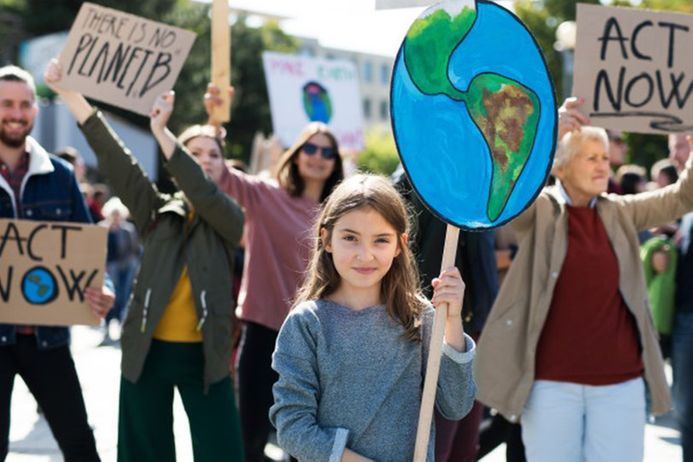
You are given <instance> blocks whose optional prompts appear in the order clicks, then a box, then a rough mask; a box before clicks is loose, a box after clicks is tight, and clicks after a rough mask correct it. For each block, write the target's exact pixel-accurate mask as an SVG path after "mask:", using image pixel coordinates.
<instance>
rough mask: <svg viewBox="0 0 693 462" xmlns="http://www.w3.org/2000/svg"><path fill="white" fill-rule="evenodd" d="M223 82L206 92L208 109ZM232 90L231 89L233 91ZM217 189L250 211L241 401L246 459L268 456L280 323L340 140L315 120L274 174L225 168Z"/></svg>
mask: <svg viewBox="0 0 693 462" xmlns="http://www.w3.org/2000/svg"><path fill="white" fill-rule="evenodd" d="M219 91H220V90H219V88H218V87H215V86H214V85H212V84H210V85H209V86H208V88H207V94H205V108H206V109H207V112H208V113H211V109H212V108H213V107H214V105H215V104H219V103H220V98H219ZM230 93H231V94H233V90H232V89H230ZM227 170H228V172H224V175H223V176H222V178H221V180H220V181H219V183H218V184H219V187H220V189H221V190H222V191H224V192H226V193H227V194H229V195H230V196H231V197H233V198H234V199H236V200H237V201H238V203H239V204H240V205H241V206H242V207H243V209H244V210H245V235H244V240H245V263H244V268H243V279H242V281H241V289H240V293H239V297H238V309H237V315H238V317H239V319H240V320H241V321H242V334H241V345H240V351H239V354H238V359H237V379H238V381H237V383H238V401H239V403H238V405H239V411H240V417H241V426H242V429H243V438H244V447H245V452H246V460H247V461H252V462H256V461H262V460H265V459H264V448H265V444H266V443H267V437H268V435H269V433H270V431H271V430H272V426H271V424H270V421H269V418H268V412H269V408H270V406H271V405H272V403H273V401H274V400H273V397H272V385H273V384H274V382H276V381H277V378H278V376H277V374H276V372H274V371H273V370H272V369H271V367H270V366H271V362H272V352H273V351H274V344H275V340H276V338H277V333H278V332H279V328H280V327H281V325H282V323H283V322H284V318H286V316H287V314H288V313H289V309H290V307H291V302H292V300H293V299H294V296H295V293H296V289H297V288H298V287H299V285H300V283H301V282H302V277H303V273H304V271H305V269H306V267H307V264H308V258H309V255H310V249H311V245H312V242H313V237H314V236H313V234H312V225H313V222H314V220H315V218H316V217H317V213H318V211H319V207H320V203H322V202H323V201H324V200H325V199H326V198H327V196H328V195H329V194H330V192H331V191H332V189H333V188H334V187H335V185H336V184H337V183H339V182H340V181H341V180H342V178H343V177H344V174H343V170H342V159H341V158H340V156H339V149H338V145H337V140H336V138H335V137H334V135H333V134H332V133H331V132H330V131H329V129H328V128H327V126H326V125H325V124H322V123H317V122H314V123H311V124H309V125H308V126H307V127H306V128H305V129H304V130H303V132H302V133H301V134H300V135H299V136H298V139H297V140H296V142H295V143H294V144H293V146H291V147H290V148H289V149H288V150H287V151H286V152H285V153H284V154H283V155H282V157H281V158H280V159H279V162H278V164H277V168H276V171H275V175H274V178H273V179H271V180H266V179H261V178H258V177H256V176H250V175H247V174H245V173H243V172H240V171H238V170H233V169H227Z"/></svg>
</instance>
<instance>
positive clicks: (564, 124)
mask: <svg viewBox="0 0 693 462" xmlns="http://www.w3.org/2000/svg"><path fill="white" fill-rule="evenodd" d="M584 103H585V99H584V98H577V97H575V96H571V97H570V98H566V100H565V101H564V102H563V105H561V107H560V108H558V139H559V141H560V139H561V138H563V136H564V135H565V134H566V133H568V132H572V131H573V130H578V129H579V128H580V127H582V126H583V125H589V124H590V119H589V117H587V116H586V115H585V114H583V113H582V112H580V107H581V106H582V105H583V104H584Z"/></svg>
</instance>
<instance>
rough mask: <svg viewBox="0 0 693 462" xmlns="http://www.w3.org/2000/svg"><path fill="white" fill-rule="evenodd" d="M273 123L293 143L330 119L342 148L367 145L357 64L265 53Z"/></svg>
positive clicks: (283, 140)
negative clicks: (307, 129)
mask: <svg viewBox="0 0 693 462" xmlns="http://www.w3.org/2000/svg"><path fill="white" fill-rule="evenodd" d="M262 61H263V64H264V68H265V79H266V80H267V89H268V93H269V99H270V109H271V111H272V126H273V128H274V132H275V134H276V135H277V136H278V137H279V140H280V141H281V143H282V144H283V145H284V146H291V145H292V144H293V142H294V140H295V139H296V137H297V136H298V135H299V134H300V133H301V131H302V130H303V129H304V128H305V126H306V125H308V124H309V123H310V122H313V121H319V122H324V123H325V124H327V125H328V126H329V127H330V130H332V132H333V133H334V135H335V136H336V137H337V141H338V143H339V146H340V147H342V148H352V149H356V150H361V149H363V146H364V141H363V116H362V113H361V95H360V93H359V79H358V73H357V71H356V67H355V66H354V64H353V63H352V62H350V61H340V60H327V59H316V58H308V57H305V56H293V55H286V54H281V53H274V52H264V53H262Z"/></svg>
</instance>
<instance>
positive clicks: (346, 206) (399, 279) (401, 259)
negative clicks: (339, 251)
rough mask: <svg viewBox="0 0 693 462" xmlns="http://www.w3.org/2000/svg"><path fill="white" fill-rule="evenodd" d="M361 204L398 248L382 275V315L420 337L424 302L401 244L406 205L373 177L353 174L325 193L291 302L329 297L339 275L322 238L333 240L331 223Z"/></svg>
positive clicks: (414, 337) (411, 258) (409, 255)
mask: <svg viewBox="0 0 693 462" xmlns="http://www.w3.org/2000/svg"><path fill="white" fill-rule="evenodd" d="M364 208H370V209H372V210H375V211H376V212H378V213H379V214H380V215H381V216H382V217H383V218H384V219H385V221H387V222H388V223H389V224H390V225H391V226H392V227H393V228H394V229H395V232H396V234H397V241H398V245H399V247H400V250H401V251H400V253H399V255H397V256H396V257H395V258H394V260H393V262H392V266H391V267H390V270H389V271H388V272H387V274H385V276H384V277H383V280H382V283H381V288H380V295H381V299H382V301H383V302H384V304H385V307H386V309H387V313H388V314H389V315H390V317H391V318H392V319H394V320H395V321H397V322H399V323H400V324H401V325H402V326H403V327H404V329H405V334H404V335H405V337H406V338H407V339H409V340H416V341H418V340H420V339H421V334H420V329H419V326H420V324H421V313H422V310H423V307H424V306H425V305H426V303H427V302H426V300H425V298H424V297H423V295H422V294H421V292H420V289H419V274H418V270H417V266H416V262H415V261H414V256H413V254H412V252H411V250H410V249H409V246H408V244H407V242H406V237H405V235H408V233H409V219H408V215H407V209H406V207H405V205H404V201H403V200H402V198H401V197H400V195H399V194H398V193H397V191H396V190H395V189H394V188H393V187H392V185H390V183H389V182H388V181H387V180H386V179H385V178H383V177H380V176H377V175H355V176H352V177H350V178H348V179H346V180H344V181H343V182H342V183H341V184H339V185H338V186H337V188H336V189H335V190H334V191H333V192H332V194H331V195H330V196H329V197H328V199H327V201H326V202H325V204H324V205H323V208H322V211H321V213H320V216H319V217H318V221H317V224H316V227H315V236H316V237H315V243H314V248H313V254H312V257H311V261H310V264H309V267H308V273H307V276H306V280H305V282H304V283H303V286H302V287H301V288H300V289H299V291H298V294H297V296H296V301H295V305H297V304H299V303H301V302H303V301H308V300H315V299H320V298H325V297H328V296H329V295H330V294H332V293H334V292H335V291H336V290H337V288H338V287H339V283H340V280H341V278H340V276H339V273H338V272H337V270H336V269H335V266H334V263H333V262H332V255H331V254H330V253H328V252H327V251H326V250H325V242H329V241H330V239H332V232H333V230H334V226H335V223H336V222H337V221H338V220H339V219H340V218H341V217H343V216H344V215H346V214H347V213H349V212H352V211H354V210H357V209H364ZM323 229H324V230H325V231H326V236H325V241H324V242H323V239H321V238H320V233H321V231H322V230H323ZM295 305H294V306H295Z"/></svg>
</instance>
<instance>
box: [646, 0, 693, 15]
mask: <svg viewBox="0 0 693 462" xmlns="http://www.w3.org/2000/svg"><path fill="white" fill-rule="evenodd" d="M640 6H641V7H642V8H648V9H651V10H663V11H676V12H679V13H690V14H693V2H691V0H643V1H642V4H641V5H640Z"/></svg>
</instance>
